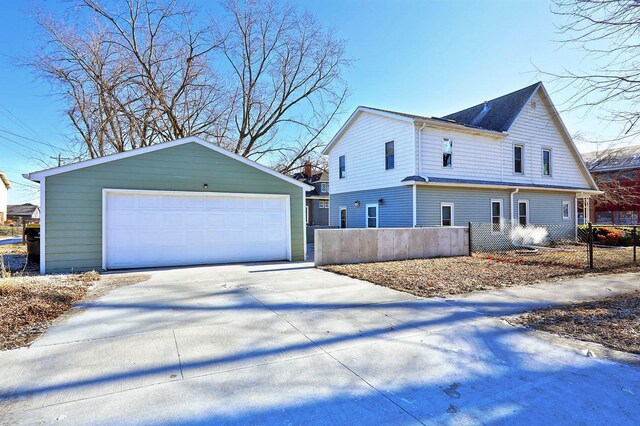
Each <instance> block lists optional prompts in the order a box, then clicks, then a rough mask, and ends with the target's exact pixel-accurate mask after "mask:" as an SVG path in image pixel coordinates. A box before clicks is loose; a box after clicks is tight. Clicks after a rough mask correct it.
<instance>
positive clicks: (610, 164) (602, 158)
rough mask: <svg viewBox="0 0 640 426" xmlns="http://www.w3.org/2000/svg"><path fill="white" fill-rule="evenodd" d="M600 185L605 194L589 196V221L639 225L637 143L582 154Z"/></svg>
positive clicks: (639, 168) (639, 197) (639, 187)
mask: <svg viewBox="0 0 640 426" xmlns="http://www.w3.org/2000/svg"><path fill="white" fill-rule="evenodd" d="M584 157H585V160H586V162H587V164H588V166H589V169H590V170H591V174H592V175H593V177H594V178H595V179H596V182H597V183H598V185H599V186H600V189H601V190H603V191H605V192H606V193H607V194H605V195H603V196H600V197H596V198H594V199H592V200H591V206H590V211H591V215H590V216H591V221H592V222H593V223H597V224H614V225H638V224H639V223H640V222H639V220H638V216H639V215H640V145H636V146H631V147H625V148H618V149H611V150H608V151H606V152H604V153H589V154H585V155H584Z"/></svg>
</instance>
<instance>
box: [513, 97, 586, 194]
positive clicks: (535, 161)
mask: <svg viewBox="0 0 640 426" xmlns="http://www.w3.org/2000/svg"><path fill="white" fill-rule="evenodd" d="M531 100H532V101H535V102H536V105H537V106H536V108H535V109H533V108H531V103H528V104H527V105H525V107H524V109H523V110H522V113H521V114H520V116H519V117H518V118H517V119H516V121H515V122H514V123H513V125H512V126H511V129H510V130H509V136H508V137H507V138H506V139H505V142H504V148H503V149H504V150H503V154H504V155H503V159H504V170H505V180H509V181H512V182H522V183H535V184H543V185H563V186H576V187H584V188H588V187H589V186H590V184H589V183H588V181H587V179H585V177H584V175H583V174H582V172H581V170H580V164H579V160H578V159H577V158H576V157H575V156H574V154H573V153H572V152H571V148H570V147H569V145H568V143H569V142H568V141H566V140H565V139H564V138H563V136H562V131H561V129H560V127H559V125H558V122H557V120H555V119H554V118H553V117H552V109H551V108H549V105H548V104H547V102H546V101H543V99H542V96H540V91H538V92H537V93H536V94H535V95H534V96H533V98H532V99H531ZM514 144H522V145H524V147H525V152H524V155H525V156H524V175H519V174H516V173H514V171H513V145H514ZM543 148H551V177H549V176H543V174H542V150H543Z"/></svg>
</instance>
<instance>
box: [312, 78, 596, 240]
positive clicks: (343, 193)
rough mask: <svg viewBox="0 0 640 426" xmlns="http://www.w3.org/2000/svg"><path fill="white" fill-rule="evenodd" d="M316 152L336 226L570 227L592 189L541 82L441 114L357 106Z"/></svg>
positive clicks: (587, 173)
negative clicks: (321, 157)
mask: <svg viewBox="0 0 640 426" xmlns="http://www.w3.org/2000/svg"><path fill="white" fill-rule="evenodd" d="M323 153H324V154H326V155H328V156H329V178H330V181H331V194H330V203H329V205H330V218H329V224H330V225H333V226H339V227H342V228H347V227H349V228H351V227H356V228H362V227H415V226H454V225H466V224H467V223H468V222H483V223H493V224H494V225H495V226H496V227H499V226H502V225H501V224H503V223H513V224H522V225H529V224H564V225H567V226H571V227H575V224H576V218H577V208H576V206H577V204H578V199H579V198H588V197H589V196H590V195H593V194H597V193H598V192H599V191H598V187H597V185H596V183H595V182H594V180H593V178H592V177H591V175H590V174H589V171H588V170H587V168H586V166H585V164H584V162H583V161H582V158H581V156H580V154H579V153H578V150H577V149H576V146H575V145H574V143H573V141H572V139H571V137H570V135H569V133H568V132H567V130H566V128H565V126H564V124H563V123H562V120H561V119H560V116H559V114H558V112H557V110H556V108H555V107H554V105H553V103H552V102H551V99H550V98H549V95H548V93H547V91H546V90H545V88H544V86H543V85H542V83H536V84H534V85H531V86H528V87H525V88H523V89H520V90H517V91H515V92H513V93H509V94H507V95H504V96H501V97H498V98H496V99H493V100H490V101H487V102H484V103H481V104H478V105H476V106H473V107H471V108H467V109H465V110H462V111H459V112H456V113H453V114H449V115H447V116H445V117H442V118H436V117H424V116H419V115H413V114H405V113H400V112H394V111H387V110H381V109H376V108H369V107H358V108H357V109H356V111H355V112H354V113H353V114H352V115H351V117H350V118H349V119H348V120H347V121H346V123H345V124H344V125H343V126H342V128H341V129H340V130H339V131H338V133H337V134H336V135H335V136H334V137H333V139H332V140H331V141H330V143H329V144H328V145H327V147H326V148H325V150H324V151H323Z"/></svg>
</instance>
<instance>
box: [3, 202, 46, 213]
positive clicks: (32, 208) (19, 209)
mask: <svg viewBox="0 0 640 426" xmlns="http://www.w3.org/2000/svg"><path fill="white" fill-rule="evenodd" d="M39 209H40V208H39V207H38V206H36V205H35V204H31V203H26V204H13V205H9V206H7V216H33V213H35V212H36V211H37V210H39Z"/></svg>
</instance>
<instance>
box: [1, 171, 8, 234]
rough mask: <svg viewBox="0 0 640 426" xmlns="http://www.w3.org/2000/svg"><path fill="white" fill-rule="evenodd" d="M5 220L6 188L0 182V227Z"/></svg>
mask: <svg viewBox="0 0 640 426" xmlns="http://www.w3.org/2000/svg"><path fill="white" fill-rule="evenodd" d="M5 220H7V187H6V186H4V182H2V181H1V180H0V225H2V223H3V222H4V221H5Z"/></svg>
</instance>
